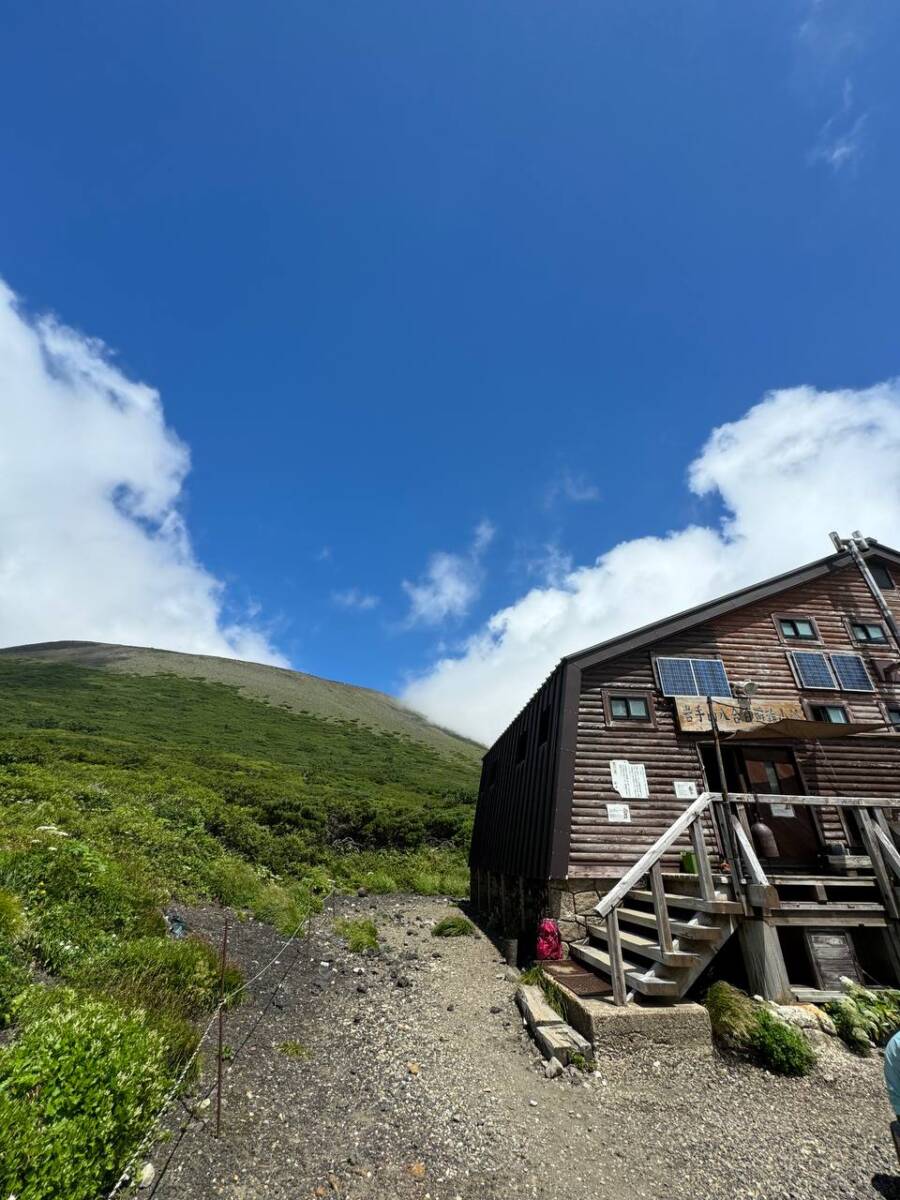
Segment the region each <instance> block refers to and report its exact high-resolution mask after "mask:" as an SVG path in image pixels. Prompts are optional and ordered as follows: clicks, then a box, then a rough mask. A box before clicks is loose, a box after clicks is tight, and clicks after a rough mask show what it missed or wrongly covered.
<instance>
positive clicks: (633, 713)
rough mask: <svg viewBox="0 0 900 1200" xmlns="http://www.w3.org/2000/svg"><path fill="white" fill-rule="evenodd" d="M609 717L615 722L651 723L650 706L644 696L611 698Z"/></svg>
mask: <svg viewBox="0 0 900 1200" xmlns="http://www.w3.org/2000/svg"><path fill="white" fill-rule="evenodd" d="M609 715H610V717H611V718H612V719H613V720H614V721H649V720H650V706H649V705H648V703H647V700H646V697H644V696H610V698H609Z"/></svg>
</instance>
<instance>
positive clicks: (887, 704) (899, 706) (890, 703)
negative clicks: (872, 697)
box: [873, 696, 900, 737]
mask: <svg viewBox="0 0 900 1200" xmlns="http://www.w3.org/2000/svg"><path fill="white" fill-rule="evenodd" d="M878 707H879V709H880V710H881V715H882V716H883V717H884V723H885V725H886V726H887V729H886V730H885V733H884V735H882V734H877V735H873V736H878V737H881V736H885V737H894V736H895V735H896V734H900V722H898V723H897V724H896V725H895V724H894V722H893V721H892V720H891V718H890V716H889V715H888V709H889V708H896V710H897V712H900V700H895V699H893V698H890V699H887V700H885V699H882V698H881V697H880V696H879V698H878Z"/></svg>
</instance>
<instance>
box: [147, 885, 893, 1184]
mask: <svg viewBox="0 0 900 1200" xmlns="http://www.w3.org/2000/svg"><path fill="white" fill-rule="evenodd" d="M457 911H458V909H457V908H456V907H455V906H453V905H452V904H449V903H448V902H446V901H441V900H433V899H423V898H419V897H394V896H391V897H371V898H370V897H366V898H353V899H344V900H342V901H340V902H339V903H338V907H337V915H338V916H345V917H357V916H358V917H371V918H373V919H374V920H375V921H376V922H377V925H378V929H379V933H380V935H381V938H382V945H381V949H380V951H379V952H378V953H376V954H371V953H364V954H350V953H349V952H348V951H347V950H346V948H345V947H344V945H343V942H342V941H341V940H340V939H339V938H338V937H336V936H335V935H334V933H333V931H332V920H333V918H332V915H331V912H330V911H329V912H328V913H326V914H323V915H322V916H320V917H319V918H318V919H317V921H316V923H315V925H314V930H313V937H312V940H311V942H310V943H308V944H307V943H305V942H301V943H298V944H297V945H296V946H294V947H291V948H290V949H289V950H288V951H286V952H285V953H284V954H283V955H282V956H281V961H280V963H279V964H278V965H277V966H276V967H275V968H274V969H273V970H272V971H270V972H269V973H268V974H267V975H266V976H265V977H264V978H263V979H262V980H260V984H259V986H258V987H257V988H256V989H255V990H254V992H253V995H252V997H251V1000H250V1001H249V1002H248V1003H247V1004H246V1005H245V1006H244V1007H243V1008H242V1009H241V1010H240V1011H238V1012H236V1013H235V1014H233V1015H230V1016H229V1018H228V1023H227V1031H226V1042H227V1043H228V1045H229V1046H231V1047H233V1048H234V1050H235V1051H236V1052H237V1053H236V1057H235V1058H234V1060H233V1061H232V1062H231V1063H230V1064H229V1065H228V1068H227V1071H226V1084H225V1099H224V1115H223V1136H222V1137H221V1139H219V1140H216V1138H215V1137H214V1135H213V1130H214V1118H213V1111H214V1110H213V1106H210V1107H208V1108H206V1109H203V1110H201V1111H200V1114H199V1119H197V1118H195V1119H189V1118H188V1116H187V1110H186V1108H185V1107H182V1108H180V1109H178V1110H176V1111H175V1112H174V1113H173V1117H172V1119H171V1121H170V1122H169V1133H170V1134H171V1140H170V1141H168V1142H161V1143H160V1144H159V1145H158V1146H157V1149H156V1151H155V1153H154V1155H153V1160H152V1161H153V1163H154V1165H155V1167H156V1172H157V1176H156V1180H155V1184H154V1187H153V1189H148V1191H151V1193H152V1195H154V1196H156V1197H157V1198H158V1200H211V1198H212V1197H227V1198H228V1200H263V1198H265V1200H288V1198H290V1200H300V1198H303V1197H309V1196H316V1195H319V1196H329V1197H335V1196H339V1197H345V1198H347V1200H351V1198H354V1200H374V1198H375V1197H379V1198H382V1200H392V1198H394V1197H396V1198H397V1200H405V1198H406V1197H419V1198H420V1200H425V1198H428V1200H455V1198H457V1197H458V1198H460V1200H494V1198H496V1200H499V1198H501V1197H503V1198H506V1197H542V1198H544V1200H548V1198H551V1200H563V1198H565V1200H602V1198H603V1197H616V1198H617V1200H622V1198H626V1200H627V1198H629V1197H635V1198H639V1197H651V1196H652V1197H656V1198H659V1197H664V1198H666V1200H682V1198H684V1200H704V1198H706V1197H710V1198H712V1197H716V1198H719V1197H735V1198H740V1200H750V1198H763V1200H789V1198H790V1200H832V1198H833V1200H837V1198H838V1197H840V1198H846V1197H868V1198H874V1197H878V1196H879V1195H881V1196H886V1197H896V1198H898V1200H900V1185H898V1181H897V1180H896V1179H895V1176H896V1174H897V1162H896V1159H895V1157H894V1151H893V1146H892V1143H891V1138H890V1133H889V1129H888V1124H889V1121H890V1117H891V1114H890V1111H889V1108H888V1104H887V1100H886V1095H885V1091H884V1086H883V1083H882V1079H881V1060H880V1059H879V1058H873V1059H870V1060H859V1059H853V1058H850V1057H849V1056H847V1055H845V1054H843V1053H842V1052H841V1053H838V1052H835V1053H829V1054H827V1055H826V1056H825V1057H824V1058H823V1061H822V1063H821V1065H820V1066H819V1068H817V1070H816V1072H815V1073H814V1074H813V1075H812V1076H811V1077H810V1078H808V1079H800V1080H795V1079H777V1078H773V1077H770V1076H768V1075H766V1074H765V1073H764V1072H762V1071H760V1070H758V1069H756V1068H754V1067H750V1066H747V1065H745V1064H737V1063H732V1062H729V1061H727V1060H726V1059H724V1058H723V1057H721V1056H719V1055H714V1056H713V1057H711V1058H709V1059H702V1058H692V1057H689V1056H686V1055H678V1056H676V1057H674V1058H671V1059H668V1060H663V1059H661V1058H659V1057H657V1056H654V1055H652V1054H631V1055H629V1056H628V1057H624V1058H602V1059H601V1060H600V1069H599V1073H598V1074H596V1075H590V1076H586V1077H585V1076H578V1077H577V1078H575V1077H573V1076H571V1075H566V1076H564V1077H562V1078H560V1079H555V1080H548V1079H545V1077H544V1072H543V1061H542V1059H541V1058H540V1056H539V1055H538V1053H537V1051H536V1049H535V1047H534V1046H533V1044H532V1042H531V1040H530V1039H529V1038H528V1036H527V1034H526V1033H525V1032H524V1030H523V1028H522V1023H521V1019H520V1017H519V1014H518V1011H517V1009H516V1007H515V1004H514V1000H513V996H514V992H515V982H514V981H513V979H512V978H511V977H510V973H509V972H508V971H507V969H506V968H505V966H504V964H503V963H502V961H501V960H500V959H499V956H498V954H497V951H496V949H495V947H494V946H493V944H492V943H491V942H490V941H489V940H488V939H487V938H486V937H484V935H483V934H481V933H480V932H479V934H478V936H477V937H474V938H472V937H459V938H440V939H439V938H434V937H432V936H431V927H432V925H433V924H434V923H435V922H436V921H437V920H439V919H440V918H441V917H444V916H447V915H448V914H451V913H455V912H457ZM185 916H186V919H187V921H188V923H189V925H191V926H192V927H193V928H194V929H197V930H198V931H203V932H206V933H208V934H209V935H210V936H212V937H218V936H219V933H220V929H221V914H220V913H218V912H216V911H215V910H208V909H204V910H189V911H188V910H185ZM279 942H280V939H279V938H278V936H277V934H275V933H274V931H272V930H271V929H269V928H268V927H266V926H264V925H260V924H259V923H257V922H255V921H247V922H245V923H243V924H238V925H237V926H236V927H235V929H234V932H233V937H232V949H233V954H234V957H235V958H236V959H237V960H238V961H239V962H240V963H241V965H242V966H243V968H244V970H245V971H246V972H247V973H248V974H253V972H254V971H255V970H256V969H258V966H260V965H261V964H262V963H264V962H265V961H267V960H268V959H269V958H270V957H271V955H272V954H273V953H275V951H276V950H277V949H278V946H279ZM285 972H286V977H285V978H284V981H283V983H281V984H280V986H276V985H277V984H278V980H279V978H280V977H281V976H282V975H283V974H285ZM286 1046H287V1047H289V1049H288V1051H287V1052H286V1049H285V1047H286ZM213 1073H214V1064H213V1062H212V1056H211V1055H207V1063H206V1066H205V1070H204V1078H203V1081H202V1084H201V1086H200V1087H199V1088H198V1089H197V1092H196V1096H197V1098H199V1097H200V1096H202V1095H204V1094H205V1092H206V1091H207V1090H208V1088H209V1085H210V1083H211V1082H212V1079H213ZM173 1147H175V1153H174V1154H173V1156H172V1158H171V1162H170V1163H169V1165H168V1166H166V1161H167V1157H168V1155H169V1154H170V1152H171V1151H172V1149H173ZM141 1194H142V1195H147V1194H148V1193H147V1191H145V1192H142V1193H141Z"/></svg>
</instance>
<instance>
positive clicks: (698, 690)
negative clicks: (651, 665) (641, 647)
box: [656, 658, 731, 696]
mask: <svg viewBox="0 0 900 1200" xmlns="http://www.w3.org/2000/svg"><path fill="white" fill-rule="evenodd" d="M656 672H657V675H658V676H659V686H660V690H661V691H662V694H663V695H664V696H730V695H731V687H730V686H729V683H728V676H727V675H726V674H725V667H724V665H723V663H722V660H721V659H720V658H658V659H657V660H656Z"/></svg>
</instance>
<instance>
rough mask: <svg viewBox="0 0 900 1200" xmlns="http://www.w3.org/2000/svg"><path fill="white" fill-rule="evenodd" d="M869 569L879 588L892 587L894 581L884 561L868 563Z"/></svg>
mask: <svg viewBox="0 0 900 1200" xmlns="http://www.w3.org/2000/svg"><path fill="white" fill-rule="evenodd" d="M868 567H869V570H870V571H871V572H872V578H873V579H874V580H875V582H876V583H877V584H878V586H879V587H880V588H889V589H890V588H893V587H894V581H893V579H892V578H891V573H890V571H889V570H888V569H887V567H886V566H885V565H884V563H869V564H868Z"/></svg>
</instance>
